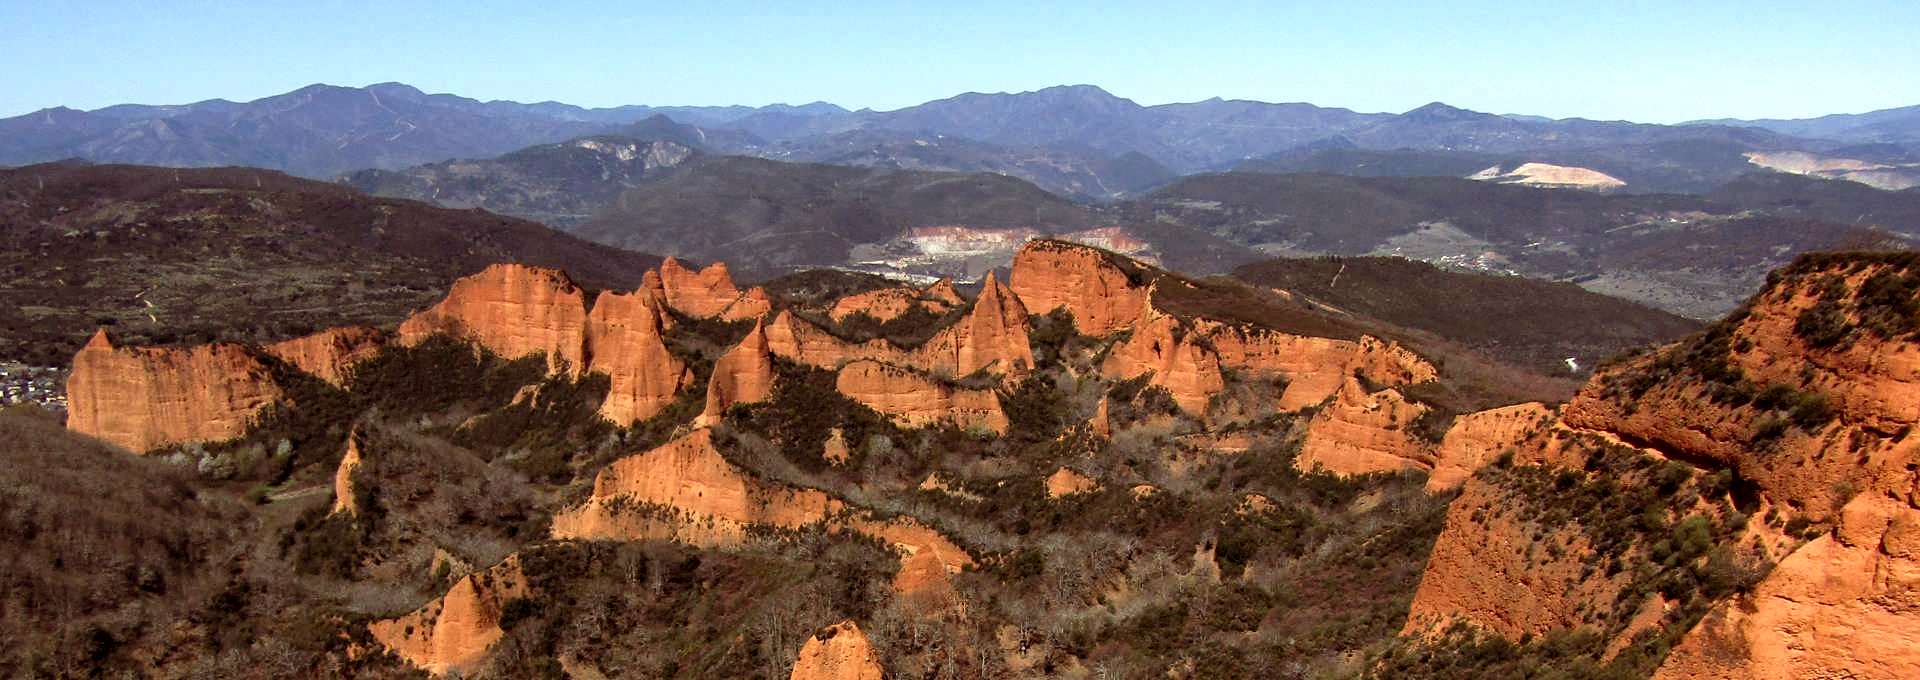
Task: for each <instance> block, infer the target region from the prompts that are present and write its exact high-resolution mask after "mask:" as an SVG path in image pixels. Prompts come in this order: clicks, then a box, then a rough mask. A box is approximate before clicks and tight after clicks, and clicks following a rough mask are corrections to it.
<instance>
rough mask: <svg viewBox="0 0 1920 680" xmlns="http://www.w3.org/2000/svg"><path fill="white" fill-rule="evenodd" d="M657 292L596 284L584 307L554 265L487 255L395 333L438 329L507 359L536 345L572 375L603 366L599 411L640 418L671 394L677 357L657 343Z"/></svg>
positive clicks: (678, 371) (411, 335)
mask: <svg viewBox="0 0 1920 680" xmlns="http://www.w3.org/2000/svg"><path fill="white" fill-rule="evenodd" d="M661 299H662V297H661V294H659V293H656V292H654V291H652V290H651V288H650V286H644V285H643V286H642V287H641V289H640V290H638V291H635V292H632V293H615V292H612V291H602V292H601V293H600V295H599V296H598V297H597V298H596V299H595V300H594V304H593V308H592V310H591V311H589V310H588V307H587V302H586V293H585V291H582V290H581V289H580V287H579V286H576V285H574V284H573V281H572V280H570V279H568V278H567V275H566V274H565V273H563V272H560V271H558V270H553V269H543V268H539V267H528V266H525V265H504V264H503V265H494V266H491V267H488V268H487V269H486V270H484V271H482V272H480V273H479V274H475V275H473V276H469V277H466V278H463V279H460V280H459V281H456V282H454V284H453V289H452V290H451V291H449V292H448V293H447V297H446V299H445V300H442V301H441V302H440V303H439V304H437V305H435V306H433V307H432V308H430V309H428V310H426V311H423V312H420V313H418V314H415V315H413V317H411V318H409V319H407V320H406V321H405V322H403V323H401V324H400V341H401V342H403V343H406V344H409V345H411V344H418V343H420V342H422V341H424V340H426V339H427V338H428V337H431V336H432V335H434V334H438V333H444V334H448V335H452V336H454V337H457V338H461V339H464V340H468V341H471V342H473V343H475V344H478V345H480V346H482V347H485V348H487V350H488V351H491V352H493V353H494V354H498V355H500V356H502V357H506V358H508V359H517V358H520V357H523V356H527V355H530V354H545V355H546V357H547V359H548V367H549V369H550V370H554V371H559V370H561V369H562V368H563V367H564V368H565V370H567V371H568V373H569V374H570V375H572V376H574V377H579V376H581V375H583V374H584V373H585V372H587V371H597V372H600V373H604V374H606V375H607V376H608V378H609V382H610V383H611V388H610V389H609V391H608V393H607V399H606V401H605V402H603V403H602V404H601V406H600V414H601V415H602V416H604V417H605V418H606V419H607V420H609V421H612V422H613V423H615V424H617V425H627V424H630V423H633V422H636V421H639V420H645V419H647V418H650V417H652V416H653V415H655V414H657V413H659V412H660V411H661V410H662V409H664V408H666V407H667V406H668V405H669V404H672V403H673V398H674V395H675V394H677V393H678V392H679V390H680V388H681V387H682V386H683V385H684V384H685V381H686V379H687V371H686V365H685V363H684V362H682V361H681V360H680V359H679V358H677V357H675V356H673V354H672V353H671V352H669V351H668V350H667V347H666V341H665V339H664V337H663V334H664V333H665V332H666V330H667V329H668V328H669V327H670V325H671V319H670V318H669V317H668V316H667V314H666V313H665V312H664V310H663V308H662V307H661V304H662V302H661Z"/></svg>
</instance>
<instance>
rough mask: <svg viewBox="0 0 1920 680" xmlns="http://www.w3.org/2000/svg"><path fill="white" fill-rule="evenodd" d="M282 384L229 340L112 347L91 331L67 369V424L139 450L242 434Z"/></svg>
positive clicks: (278, 393) (278, 394)
mask: <svg viewBox="0 0 1920 680" xmlns="http://www.w3.org/2000/svg"><path fill="white" fill-rule="evenodd" d="M282 397H283V390H282V388H281V387H280V385H279V384H278V383H277V382H275V381H274V378H273V376H272V372H271V371H269V370H268V368H267V366H266V364H265V363H263V362H261V360H260V358H259V357H258V356H256V355H255V354H254V353H253V351H252V350H250V349H248V348H246V347H244V346H241V345H234V344H226V343H221V344H213V345H202V346H199V347H190V348H179V349H173V348H132V349H118V348H115V347H114V346H113V342H112V341H111V340H109V339H108V338H107V333H106V331H104V330H102V331H99V332H96V333H94V335H93V338H92V339H91V340H88V341H87V344H86V346H85V347H82V348H81V349H80V352H79V353H77V354H75V355H74V357H73V372H72V373H71V374H69V375H68V376H67V399H68V411H67V429H70V430H73V431H74V432H78V433H81V434H85V435H88V436H92V437H96V438H98V439H101V440H103V441H106V442H108V443H110V444H113V445H115V446H119V447H121V448H124V449H127V450H129V451H133V452H135V453H146V452H148V451H151V450H153V449H157V448H161V447H165V446H171V445H174V444H184V443H189V442H217V441H225V440H228V439H232V438H234V437H238V436H240V435H243V434H246V431H247V427H248V426H249V425H251V424H252V423H253V421H254V419H255V418H256V417H258V416H259V414H260V412H261V411H262V410H263V409H265V408H267V407H268V406H269V405H272V404H275V403H278V402H279V401H280V400H281V399H282Z"/></svg>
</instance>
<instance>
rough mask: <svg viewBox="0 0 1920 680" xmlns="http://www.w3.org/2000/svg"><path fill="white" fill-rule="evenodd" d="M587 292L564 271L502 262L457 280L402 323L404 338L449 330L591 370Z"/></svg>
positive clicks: (513, 354) (503, 352)
mask: <svg viewBox="0 0 1920 680" xmlns="http://www.w3.org/2000/svg"><path fill="white" fill-rule="evenodd" d="M586 324H587V297H586V292H585V291H582V290H580V287H579V286H576V285H574V283H573V280H572V279H569V278H567V275H566V274H565V273H563V272H561V271H559V270H555V269H547V268H543V267H530V266H527V265H520V264H496V265H493V266H490V267H487V268H486V269H485V270H483V271H481V272H480V273H478V274H475V275H473V276H469V277H466V278H463V279H460V280H458V281H455V282H453V288H452V289H451V290H449V291H447V297H446V299H444V300H441V301H440V303H439V304H437V305H434V306H433V307H431V308H429V309H427V310H426V311H423V312H420V313H418V314H415V315H413V316H412V317H410V318H408V319H407V320H406V321H404V322H402V323H401V324H400V341H401V342H402V343H404V344H407V345H415V344H419V343H420V342H421V341H423V340H425V339H427V338H428V337H430V336H432V335H434V334H437V333H444V334H447V335H451V336H454V337H457V338H463V339H466V340H470V341H472V342H474V343H475V344H478V345H480V346H481V347H485V348H487V350H489V351H491V352H493V353H494V354H498V355H500V356H502V357H506V358H508V359H517V358H519V357H523V356H527V355H530V354H545V355H546V357H547V365H548V368H549V369H551V370H554V371H559V370H562V369H563V368H564V369H565V370H566V371H568V372H569V373H571V374H572V375H575V376H578V375H580V373H581V372H582V371H585V370H586V366H587V362H586V356H585V354H586V346H585V343H584V342H582V339H583V338H584V337H585V336H586Z"/></svg>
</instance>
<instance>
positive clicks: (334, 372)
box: [261, 326, 387, 387]
mask: <svg viewBox="0 0 1920 680" xmlns="http://www.w3.org/2000/svg"><path fill="white" fill-rule="evenodd" d="M386 343H387V334H386V333H384V332H381V331H380V330H379V329H377V328H367V327H365V326H347V327H343V328H329V329H327V330H324V331H320V332H318V333H315V334H313V335H309V336H305V337H300V338H294V339H292V340H284V341H281V342H276V343H273V344H271V345H267V346H266V347H263V348H261V349H263V350H265V351H266V353H268V354H271V355H273V356H274V357H276V358H278V359H280V360H281V361H284V362H287V363H289V364H292V365H293V366H294V368H298V369H300V370H301V371H305V372H306V373H308V374H310V375H312V376H314V377H316V378H319V379H321V380H325V381H327V382H328V383H332V384H333V386H335V387H344V386H345V385H346V382H347V370H348V369H350V368H352V367H353V365H354V364H357V363H360V362H362V361H366V360H367V359H370V358H373V355H375V354H379V353H380V348H381V347H384V346H386Z"/></svg>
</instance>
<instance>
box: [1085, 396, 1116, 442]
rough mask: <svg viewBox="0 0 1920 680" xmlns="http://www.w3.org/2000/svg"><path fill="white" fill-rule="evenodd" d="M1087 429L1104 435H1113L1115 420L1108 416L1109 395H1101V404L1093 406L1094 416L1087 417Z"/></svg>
mask: <svg viewBox="0 0 1920 680" xmlns="http://www.w3.org/2000/svg"><path fill="white" fill-rule="evenodd" d="M1087 429H1089V430H1092V431H1093V433H1094V434H1097V435H1100V436H1102V437H1111V436H1113V420H1112V419H1111V418H1109V417H1108V416H1107V395H1104V394H1103V395H1100V405H1098V406H1095V407H1093V417H1092V418H1088V419H1087Z"/></svg>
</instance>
